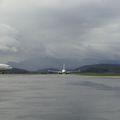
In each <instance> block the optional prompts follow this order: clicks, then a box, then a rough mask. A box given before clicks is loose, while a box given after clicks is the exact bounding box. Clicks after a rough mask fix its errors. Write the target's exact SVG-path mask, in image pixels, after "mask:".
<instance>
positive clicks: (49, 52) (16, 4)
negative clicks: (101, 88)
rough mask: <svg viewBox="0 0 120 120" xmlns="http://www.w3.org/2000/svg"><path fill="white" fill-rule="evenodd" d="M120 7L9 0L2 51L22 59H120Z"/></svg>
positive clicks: (96, 1)
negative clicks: (45, 57)
mask: <svg viewBox="0 0 120 120" xmlns="http://www.w3.org/2000/svg"><path fill="white" fill-rule="evenodd" d="M119 5H120V2H119V1H118V0H114V1H113V0H109V1H108V0H84V1H83V0H70V1H69V0H31V1H29V0H24V1H19V0H3V1H2V4H1V5H0V18H1V19H0V23H1V25H0V51H2V52H5V54H8V55H11V56H13V60H16V61H21V60H23V59H25V60H26V59H30V58H37V57H38V56H39V57H40V56H42V57H44V56H48V57H53V58H70V59H72V58H75V59H77V60H79V61H80V63H84V62H85V61H87V62H86V63H90V62H91V61H96V62H100V61H104V60H105V61H106V60H115V59H119V58H120V54H119V50H120V49H119V39H120V35H119V32H120V24H119V21H120V13H119V11H120V8H119ZM0 53H1V52H0ZM13 53H14V54H13ZM16 53H17V54H16ZM20 56H21V57H20ZM8 61H9V60H8Z"/></svg>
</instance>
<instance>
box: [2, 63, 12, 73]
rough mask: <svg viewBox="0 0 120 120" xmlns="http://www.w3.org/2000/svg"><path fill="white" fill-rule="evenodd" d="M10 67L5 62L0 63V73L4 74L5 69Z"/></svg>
mask: <svg viewBox="0 0 120 120" xmlns="http://www.w3.org/2000/svg"><path fill="white" fill-rule="evenodd" d="M11 69H12V67H11V66H10V65H7V64H0V72H1V73H2V74H4V72H5V71H7V70H11Z"/></svg>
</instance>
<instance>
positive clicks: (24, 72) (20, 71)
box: [6, 68, 30, 74]
mask: <svg viewBox="0 0 120 120" xmlns="http://www.w3.org/2000/svg"><path fill="white" fill-rule="evenodd" d="M6 73H8V74H28V73H30V72H29V71H28V70H24V69H19V68H12V69H11V70H8V71H6Z"/></svg>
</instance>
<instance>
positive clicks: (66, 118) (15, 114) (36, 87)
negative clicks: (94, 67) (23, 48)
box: [0, 75, 120, 120]
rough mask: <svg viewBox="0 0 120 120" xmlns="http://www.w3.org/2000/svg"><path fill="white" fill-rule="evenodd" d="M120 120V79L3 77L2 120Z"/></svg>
mask: <svg viewBox="0 0 120 120" xmlns="http://www.w3.org/2000/svg"><path fill="white" fill-rule="evenodd" d="M119 119H120V78H119V77H115V78H114V77H113V78H112V77H103V78H102V77H89V76H79V75H0V120H119Z"/></svg>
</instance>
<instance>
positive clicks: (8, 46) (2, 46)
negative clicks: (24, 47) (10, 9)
mask: <svg viewBox="0 0 120 120" xmlns="http://www.w3.org/2000/svg"><path fill="white" fill-rule="evenodd" d="M17 35H18V32H17V31H16V30H15V29H13V28H12V27H10V26H9V25H6V24H0V52H13V53H14V52H17V51H18V49H17V46H18V44H19V43H18V42H19V41H17V40H16V39H17Z"/></svg>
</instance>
